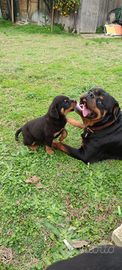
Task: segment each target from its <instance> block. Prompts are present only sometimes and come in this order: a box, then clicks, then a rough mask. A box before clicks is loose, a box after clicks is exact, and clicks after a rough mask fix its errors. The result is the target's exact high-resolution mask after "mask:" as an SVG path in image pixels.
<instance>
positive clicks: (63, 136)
mask: <svg viewBox="0 0 122 270" xmlns="http://www.w3.org/2000/svg"><path fill="white" fill-rule="evenodd" d="M66 137H67V131H66V129H63V131H62V133H61V136H60V137H59V141H60V142H62V141H63V140H64V139H65V138H66Z"/></svg>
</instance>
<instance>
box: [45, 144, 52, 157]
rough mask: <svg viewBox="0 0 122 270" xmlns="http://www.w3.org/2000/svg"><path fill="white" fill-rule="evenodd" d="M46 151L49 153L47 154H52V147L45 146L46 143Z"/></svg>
mask: <svg viewBox="0 0 122 270" xmlns="http://www.w3.org/2000/svg"><path fill="white" fill-rule="evenodd" d="M46 153H47V154H49V155H53V154H54V152H53V150H52V148H51V147H49V146H47V145H46Z"/></svg>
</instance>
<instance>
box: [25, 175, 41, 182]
mask: <svg viewBox="0 0 122 270" xmlns="http://www.w3.org/2000/svg"><path fill="white" fill-rule="evenodd" d="M25 182H26V183H27V184H28V183H33V184H37V183H38V182H39V179H38V176H37V175H32V176H31V178H30V179H28V180H25Z"/></svg>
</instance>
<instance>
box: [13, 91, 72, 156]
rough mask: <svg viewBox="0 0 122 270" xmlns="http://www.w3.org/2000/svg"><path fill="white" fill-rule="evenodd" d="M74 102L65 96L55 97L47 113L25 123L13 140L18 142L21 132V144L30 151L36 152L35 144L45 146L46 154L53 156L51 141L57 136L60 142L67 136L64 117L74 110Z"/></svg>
mask: <svg viewBox="0 0 122 270" xmlns="http://www.w3.org/2000/svg"><path fill="white" fill-rule="evenodd" d="M75 106H76V101H75V100H71V99H69V98H68V97H67V96H63V95H60V96H56V97H55V98H54V99H53V102H52V103H51V105H50V107H49V110H48V112H47V113H46V114H45V115H44V116H41V117H39V118H36V119H33V120H31V121H29V122H27V123H26V124H25V125H24V126H23V127H21V128H20V129H18V130H17V131H16V134H15V139H16V140H17V141H18V134H19V133H20V132H22V135H23V143H24V144H25V145H27V146H29V147H30V149H31V150H38V147H37V146H36V145H35V142H41V143H45V144H46V152H47V153H48V154H53V153H54V152H53V151H52V149H51V147H52V141H53V139H54V138H57V137H58V136H59V135H61V136H60V138H59V140H60V141H63V139H64V138H66V136H67V131H66V130H65V129H64V127H65V125H66V122H67V119H66V115H67V114H68V113H69V112H71V111H73V110H74V107H75Z"/></svg>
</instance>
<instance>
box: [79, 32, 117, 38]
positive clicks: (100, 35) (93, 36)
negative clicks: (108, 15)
mask: <svg viewBox="0 0 122 270" xmlns="http://www.w3.org/2000/svg"><path fill="white" fill-rule="evenodd" d="M81 36H82V37H83V38H121V37H122V35H121V36H117V35H116V36H110V35H105V34H97V33H95V34H81Z"/></svg>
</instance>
